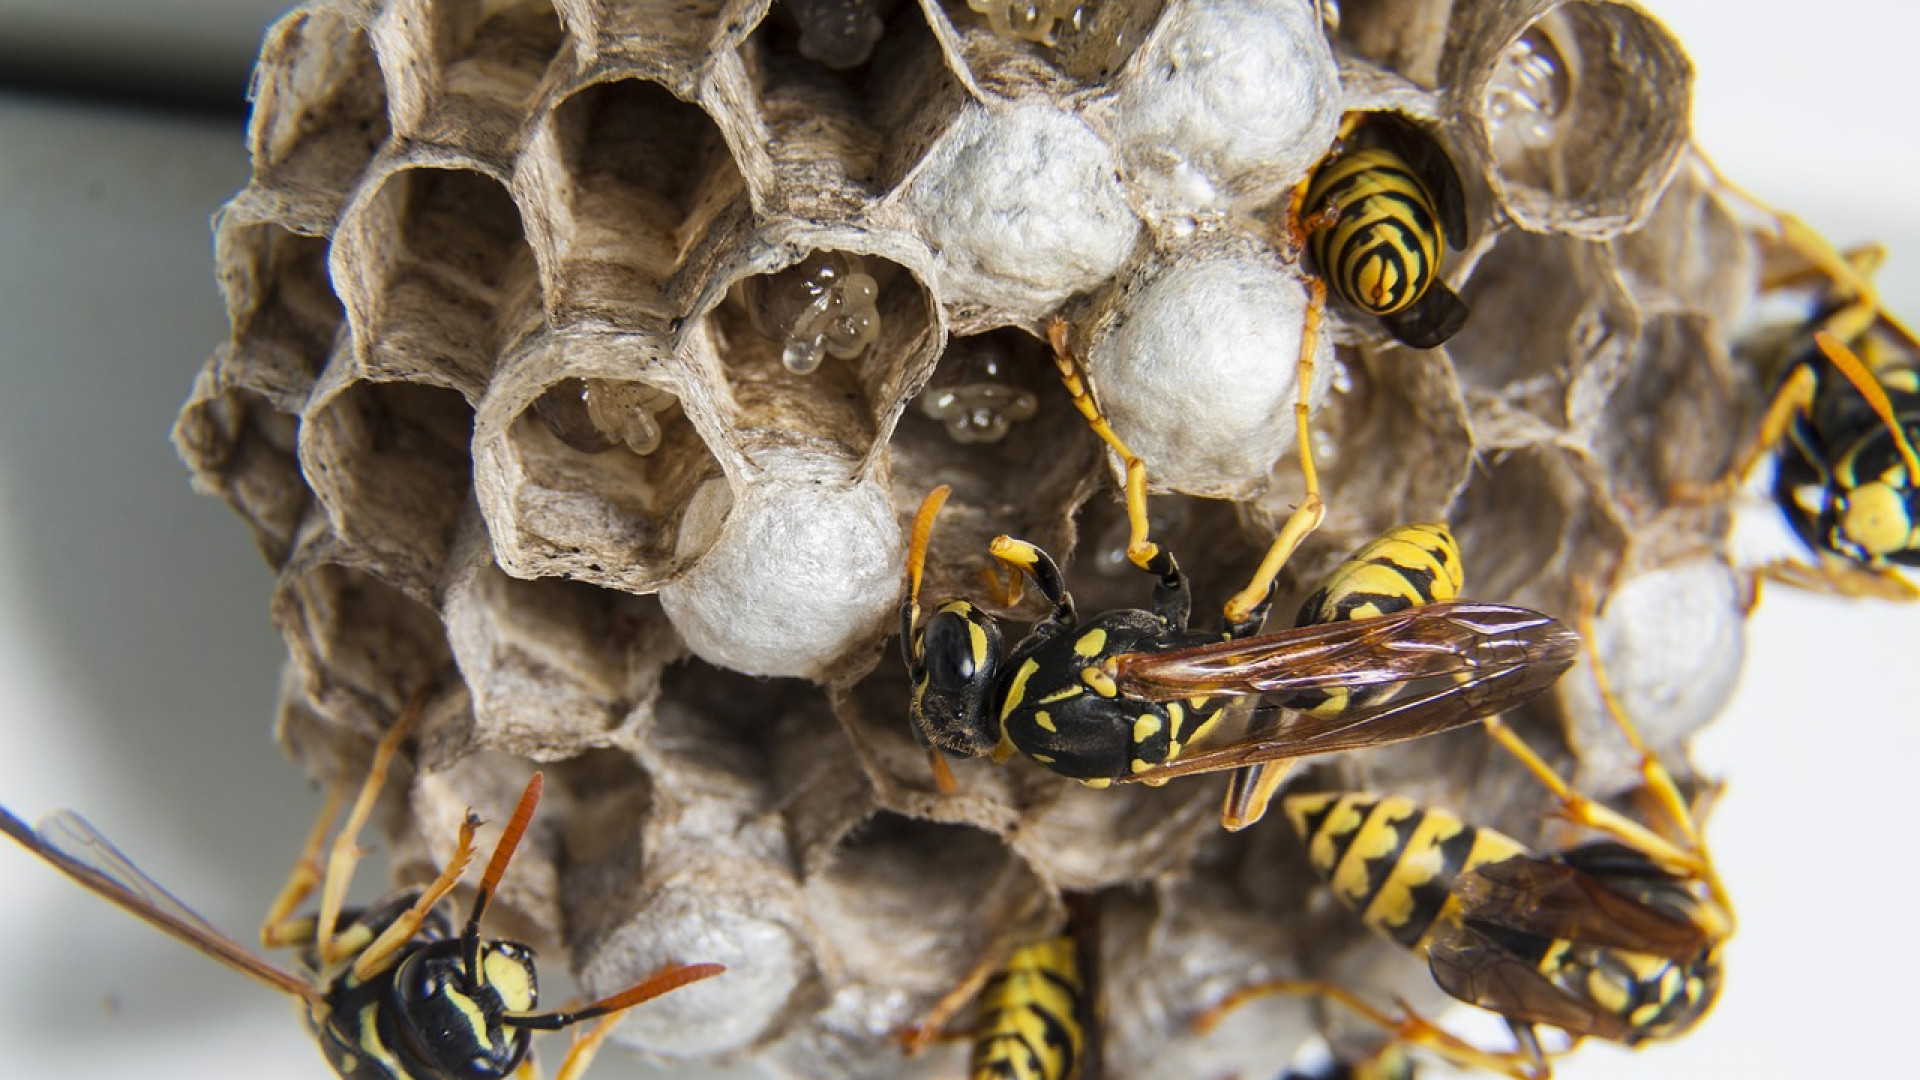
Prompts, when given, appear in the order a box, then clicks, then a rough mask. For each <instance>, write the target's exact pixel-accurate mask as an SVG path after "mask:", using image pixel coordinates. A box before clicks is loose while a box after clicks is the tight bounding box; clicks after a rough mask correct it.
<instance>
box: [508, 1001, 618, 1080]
mask: <svg viewBox="0 0 1920 1080" xmlns="http://www.w3.org/2000/svg"><path fill="white" fill-rule="evenodd" d="M624 1015H625V1013H613V1014H611V1015H608V1016H604V1017H602V1018H601V1019H600V1022H599V1023H597V1024H595V1025H593V1027H592V1029H591V1030H589V1031H588V1032H587V1033H586V1034H585V1035H579V1034H576V1035H575V1036H574V1039H573V1043H572V1045H570V1046H568V1047H567V1056H566V1057H564V1058H562V1059H560V1071H559V1072H558V1073H555V1074H554V1080H580V1077H581V1076H584V1075H585V1074H586V1071H587V1066H589V1065H592V1064H593V1059H594V1057H595V1056H596V1055H598V1054H599V1053H600V1047H602V1046H604V1045H605V1044H606V1041H607V1038H608V1036H610V1035H612V1034H613V1029H614V1028H616V1027H618V1026H619V1024H620V1018H621V1017H622V1016H624ZM529 1060H531V1059H529Z"/></svg>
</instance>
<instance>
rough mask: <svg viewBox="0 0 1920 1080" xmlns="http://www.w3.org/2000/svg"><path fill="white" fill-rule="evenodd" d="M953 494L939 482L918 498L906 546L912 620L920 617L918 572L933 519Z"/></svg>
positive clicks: (931, 529) (929, 536) (908, 593)
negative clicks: (925, 494) (922, 496)
mask: <svg viewBox="0 0 1920 1080" xmlns="http://www.w3.org/2000/svg"><path fill="white" fill-rule="evenodd" d="M951 494H953V488H951V487H949V486H948V485H946V484H941V485H940V486H939V487H937V488H934V489H933V490H932V491H929V492H927V497H926V498H924V499H922V500H920V509H919V510H917V511H915V512H914V515H913V539H912V542H911V543H910V544H909V545H908V547H907V599H908V600H909V601H911V602H912V604H913V615H914V620H915V621H916V622H917V621H919V617H920V574H921V571H922V570H923V569H924V568H925V567H926V564H927V543H928V541H929V540H931V539H932V537H933V519H934V517H935V516H936V515H938V514H939V513H940V508H941V507H943V506H945V505H947V496H948V495H951Z"/></svg>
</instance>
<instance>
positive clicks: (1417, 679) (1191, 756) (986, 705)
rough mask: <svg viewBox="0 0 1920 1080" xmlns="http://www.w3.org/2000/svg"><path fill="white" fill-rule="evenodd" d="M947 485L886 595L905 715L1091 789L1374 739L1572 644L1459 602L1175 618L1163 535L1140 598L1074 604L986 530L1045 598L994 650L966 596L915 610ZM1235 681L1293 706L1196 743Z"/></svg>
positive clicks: (1412, 725)
mask: <svg viewBox="0 0 1920 1080" xmlns="http://www.w3.org/2000/svg"><path fill="white" fill-rule="evenodd" d="M945 495H946V491H945V489H944V488H941V489H936V490H935V491H934V492H933V493H932V494H931V495H929V496H928V498H927V500H926V501H925V502H924V503H923V504H922V505H921V508H920V512H919V514H918V515H917V517H916V519H915V523H914V532H913V542H912V547H911V552H910V555H909V561H908V580H909V589H908V598H907V601H906V603H905V605H904V608H903V611H902V622H903V634H904V640H903V652H904V654H905V660H906V664H907V670H908V675H909V677H910V679H911V680H912V683H913V698H912V702H911V704H910V706H909V716H910V718H911V719H912V721H913V725H914V729H915V731H916V732H917V733H918V735H919V737H920V739H921V740H922V742H923V743H924V744H926V745H927V746H929V747H930V748H931V749H932V750H934V751H936V752H938V753H946V754H953V755H956V756H961V757H975V756H980V755H983V754H991V755H992V756H993V757H994V759H995V760H996V761H1000V760H1005V759H1006V758H1007V757H1008V756H1009V755H1010V754H1011V753H1012V752H1013V751H1015V750H1018V751H1019V752H1021V753H1023V754H1025V755H1027V756H1028V757H1030V758H1032V759H1033V760H1034V761H1036V762H1038V763H1040V764H1042V765H1045V766H1046V767H1048V768H1049V769H1052V770H1053V771H1055V772H1058V773H1060V774H1061V775H1063V776H1068V777H1072V778H1073V779H1076V780H1080V781H1082V782H1083V783H1086V784H1088V785H1090V786H1094V787H1104V786H1106V785H1107V784H1110V783H1156V782H1160V781H1163V780H1166V779H1170V778H1172V777H1175V776H1185V775H1191V774H1197V773H1207V772H1217V771H1222V770H1227V769H1237V768H1240V767H1242V766H1248V765H1258V764H1261V763H1265V762H1272V761H1285V760H1291V759H1293V758H1298V757H1305V756H1309V755H1313V754H1326V753H1334V752H1337V751H1342V750H1357V749H1363V748H1366V747H1373V746H1382V745H1386V744H1388V743H1393V742H1399V741H1403V740H1406V739H1414V738H1419V737H1421V736H1423V735H1430V734H1434V733H1437V732H1441V731H1447V730H1451V729H1453V728H1456V727H1460V726H1462V725H1465V724H1468V723H1472V722H1473V721H1475V720H1478V719H1480V718H1482V717H1484V716H1488V715H1490V714H1492V713H1496V712H1499V711H1501V710H1503V709H1507V708H1511V707H1513V706H1515V705H1517V704H1519V703H1521V702H1523V701H1526V700H1528V699H1530V698H1531V697H1533V696H1534V695H1535V694H1538V693H1539V692H1541V691H1542V690H1544V689H1546V688H1547V687H1548V686H1551V685H1552V684H1553V681H1554V680H1555V679H1556V678H1558V677H1559V675H1560V673H1561V672H1562V671H1564V670H1565V669H1566V668H1567V667H1568V666H1569V665H1570V664H1571V663H1572V661H1573V656H1574V653H1575V650H1576V648H1577V639H1576V638H1575V637H1574V635H1573V634H1572V633H1571V632H1570V631H1568V630H1567V629H1566V628H1565V627H1564V626H1562V625H1561V624H1560V623H1558V622H1557V621H1556V620H1554V619H1552V618H1551V617H1549V616H1546V615H1542V614H1540V613H1539V612H1535V611H1530V610H1528V609H1526V608H1519V607H1512V606H1508V605H1504V604H1484V603H1476V602H1472V601H1453V602H1448V603H1438V604H1425V605H1419V606H1410V607H1407V608H1404V609H1402V610H1398V611H1393V612H1389V613H1385V614H1381V615H1377V616H1372V617H1367V618H1352V619H1344V620H1339V621H1334V622H1322V623H1315V624H1312V625H1308V626H1301V627H1296V628H1294V629H1292V630H1282V631H1280V632H1278V633H1273V634H1263V635H1258V636H1253V635H1252V631H1253V629H1254V628H1255V627H1256V626H1257V625H1258V623H1259V617H1260V616H1261V615H1263V614H1264V606H1265V605H1264V604H1263V605H1262V607H1261V609H1256V611H1255V612H1254V618H1253V619H1252V620H1250V621H1247V622H1241V623H1233V622H1228V623H1227V625H1226V626H1225V627H1224V628H1223V629H1222V630H1221V631H1219V632H1217V633H1213V634H1208V633H1204V632H1201V631H1196V630H1191V629H1189V628H1188V626H1187V621H1188V615H1189V611H1190V608H1191V604H1192V601H1191V597H1190V594H1189V592H1188V586H1187V581H1186V578H1185V576H1184V575H1182V573H1181V572H1180V569H1179V567H1178V565H1177V564H1176V563H1175V562H1174V560H1173V557H1172V556H1171V555H1170V554H1169V553H1167V552H1165V551H1164V550H1161V551H1157V552H1156V554H1155V567H1156V574H1157V580H1156V582H1155V585H1154V589H1153V606H1152V608H1151V609H1150V610H1140V609H1132V608H1127V609H1119V610H1115V611H1109V612H1104V613H1102V614H1099V615H1096V616H1094V617H1092V618H1090V619H1085V620H1083V619H1081V618H1079V616H1078V615H1077V613H1076V611H1075V609H1074V604H1073V598H1072V596H1071V594H1069V593H1068V592H1067V589H1066V585H1065V582H1064V579H1063V577H1062V576H1061V573H1060V570H1059V567H1058V566H1057V565H1056V564H1055V563H1054V561H1053V559H1052V558H1050V557H1049V556H1048V555H1047V554H1046V552H1044V551H1042V550H1040V549H1039V548H1038V547H1035V546H1034V545H1032V544H1029V543H1026V542H1024V541H1020V540H1014V539H1012V538H1010V537H1005V536H1001V537H996V538H995V539H994V541H993V544H992V546H991V548H990V551H991V552H992V554H993V555H994V557H995V558H997V559H999V560H1000V561H1001V562H1002V563H1004V564H1006V565H1007V566H1008V567H1009V568H1010V569H1012V570H1014V571H1015V572H1017V573H1020V574H1023V575H1025V576H1026V577H1027V578H1028V579H1029V580H1030V581H1031V583H1032V584H1033V585H1034V586H1035V587H1036V588H1037V589H1038V590H1039V592H1040V594H1041V596H1042V597H1043V598H1044V599H1045V600H1046V601H1047V603H1048V604H1049V605H1050V607H1051V611H1050V612H1049V613H1048V614H1047V616H1046V617H1044V618H1043V619H1042V620H1041V621H1040V622H1038V623H1036V624H1034V626H1033V627H1032V629H1030V630H1029V631H1028V633H1027V635H1026V636H1025V637H1024V638H1022V639H1021V640H1020V641H1019V642H1018V643H1016V644H1014V645H1013V646H1012V647H1011V648H1010V649H1007V648H1004V647H1003V644H1002V637H1003V635H1002V633H1001V630H1000V625H999V620H998V619H996V618H995V617H994V616H992V615H991V614H989V613H987V612H986V611H984V610H983V609H981V608H980V607H978V606H977V605H975V604H974V603H972V602H971V601H968V600H961V599H949V600H945V601H942V602H940V603H938V604H936V605H934V606H933V609H932V611H931V612H928V613H923V612H922V610H921V607H920V601H919V585H920V577H921V566H922V563H923V561H924V559H925V554H926V547H927V541H928V537H929V535H930V534H931V532H932V526H933V518H934V515H935V514H936V513H937V512H938V510H939V508H940V505H941V503H942V502H943V501H944V499H945ZM1249 695H1275V696H1276V697H1277V700H1278V701H1279V702H1280V703H1282V704H1284V703H1285V702H1288V701H1295V702H1300V703H1302V704H1303V705H1304V706H1306V707H1304V708H1302V709H1301V710H1299V711H1295V712H1291V713H1289V714H1288V715H1287V717H1286V719H1285V720H1284V721H1283V722H1282V723H1281V724H1279V725H1278V726H1274V727H1271V728H1261V729H1259V730H1250V731H1249V732H1248V733H1247V734H1246V736H1245V737H1243V738H1239V739H1235V740H1231V741H1229V742H1227V743H1226V744H1225V745H1219V746H1212V747H1205V748H1202V747H1200V746H1196V744H1204V743H1205V742H1206V740H1207V737H1208V735H1209V734H1211V733H1212V731H1211V729H1212V728H1213V727H1214V724H1215V721H1216V719H1217V718H1218V715H1219V713H1220V711H1221V709H1222V708H1223V706H1225V705H1226V703H1227V702H1228V700H1229V699H1231V698H1233V697H1241V696H1249ZM938 753H936V754H935V756H934V760H935V761H936V762H938V761H939V757H938ZM940 767H941V766H939V765H936V768H940Z"/></svg>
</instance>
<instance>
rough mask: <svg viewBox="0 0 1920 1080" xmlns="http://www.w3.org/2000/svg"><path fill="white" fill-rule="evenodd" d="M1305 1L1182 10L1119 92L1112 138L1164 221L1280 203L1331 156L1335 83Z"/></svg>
mask: <svg viewBox="0 0 1920 1080" xmlns="http://www.w3.org/2000/svg"><path fill="white" fill-rule="evenodd" d="M1317 20H1318V16H1317V15H1315V14H1314V11H1313V5H1312V4H1311V3H1308V2H1306V0H1208V2H1206V3H1185V4H1177V5H1175V6H1172V7H1170V8H1169V9H1168V11H1167V13H1166V14H1165V15H1164V16H1163V21H1162V23H1161V25H1160V27H1159V29H1158V31H1157V32H1156V33H1155V35H1154V36H1153V37H1152V38H1151V39H1149V41H1148V42H1147V43H1146V44H1145V45H1144V46H1143V47H1142V50H1141V54H1140V55H1138V56H1136V57H1134V61H1133V63H1132V65H1131V66H1130V67H1129V68H1128V71H1127V74H1126V76H1125V77H1124V78H1123V79H1122V81H1121V82H1120V83H1119V84H1118V85H1117V86H1116V87H1115V90H1116V95H1115V96H1116V102H1115V104H1116V106H1117V107H1116V109H1115V110H1114V120H1113V130H1114V134H1115V136H1116V138H1117V140H1118V143H1119V148H1120V153H1121V156H1122V158H1124V159H1125V161H1126V163H1127V167H1128V170H1129V171H1130V173H1131V174H1132V179H1134V180H1135V181H1136V182H1137V183H1138V184H1139V185H1140V186H1141V187H1142V188H1144V189H1145V190H1146V191H1147V192H1148V193H1149V194H1150V195H1151V196H1152V198H1153V200H1154V202H1155V203H1156V204H1157V207H1158V212H1159V213H1160V215H1161V216H1163V217H1164V216H1172V215H1211V214H1218V213H1220V212H1222V211H1224V210H1226V209H1228V206H1229V204H1230V203H1235V202H1239V203H1243V204H1247V205H1259V204H1261V203H1264V202H1268V201H1271V200H1272V199H1274V198H1276V197H1278V196H1279V195H1280V193H1282V192H1283V191H1285V190H1287V189H1288V188H1289V187H1291V186H1292V185H1293V184H1295V183H1297V182H1298V181H1299V179H1300V178H1301V177H1302V176H1304V175H1305V174H1306V171H1307V170H1308V169H1309V168H1311V167H1312V166H1313V164H1314V163H1315V162H1317V161H1319V160H1320V158H1321V157H1322V156H1323V155H1324V154H1325V153H1326V151H1327V147H1328V146H1329V145H1330V144H1331V143H1332V142H1333V136H1334V133H1335V131H1336V130H1337V129H1338V127H1339V122H1340V100H1339V93H1340V72H1339V69H1338V67H1337V66H1336V65H1335V63H1334V59H1333V50H1332V49H1331V47H1330V46H1328V44H1327V40H1326V36H1325V34H1323V33H1322V32H1321V29H1320V26H1319V23H1318V21H1317Z"/></svg>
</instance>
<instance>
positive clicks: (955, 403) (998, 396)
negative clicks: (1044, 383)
mask: <svg viewBox="0 0 1920 1080" xmlns="http://www.w3.org/2000/svg"><path fill="white" fill-rule="evenodd" d="M948 353H949V357H950V359H951V360H957V361H958V362H959V363H958V365H957V368H956V370H955V372H954V374H953V375H952V376H951V377H950V378H949V377H947V376H945V374H944V372H943V376H942V380H941V385H938V386H929V387H927V389H926V392H925V393H923V394H921V395H920V411H921V412H922V413H924V414H926V416H927V417H928V418H929V419H932V420H938V421H940V422H941V423H943V424H945V425H946V426H947V435H948V436H950V437H951V438H952V439H953V441H954V442H957V443H996V442H999V441H1000V440H1001V439H1004V438H1006V437H1007V431H1008V429H1009V428H1011V427H1012V426H1013V425H1014V424H1016V423H1018V422H1019V421H1022V420H1030V419H1032V418H1033V414H1034V412H1035V411H1036V410H1037V409H1039V407H1040V400H1039V399H1038V398H1037V397H1035V396H1034V395H1033V393H1032V392H1031V391H1029V390H1023V389H1021V388H1020V387H1018V386H1015V385H1013V384H1012V383H1011V382H1009V381H1008V369H1007V364H1006V360H1007V358H1006V356H1005V355H1004V354H1002V353H1001V351H1000V350H999V349H998V348H995V347H994V346H993V345H991V344H988V343H984V342H978V341H976V340H974V339H963V340H959V341H956V342H954V344H953V345H952V346H951V347H950V348H949V349H948ZM956 354H957V355H956Z"/></svg>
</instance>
